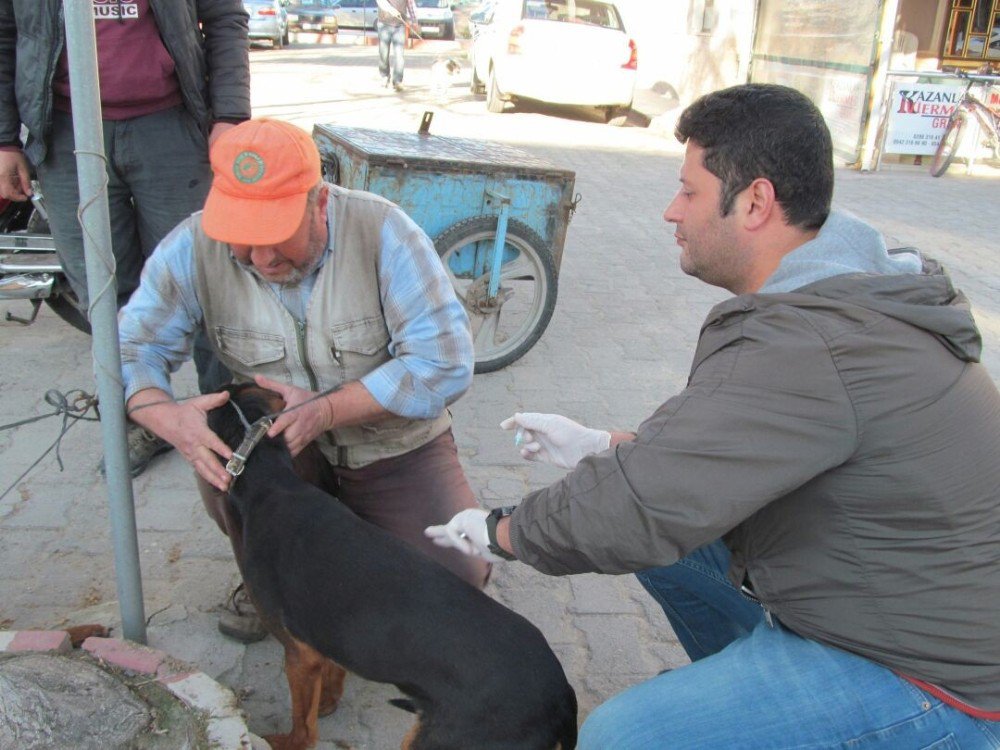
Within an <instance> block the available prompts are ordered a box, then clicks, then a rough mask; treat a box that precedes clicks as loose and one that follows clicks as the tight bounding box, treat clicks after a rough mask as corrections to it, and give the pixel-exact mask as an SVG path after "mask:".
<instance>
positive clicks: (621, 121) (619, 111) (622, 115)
mask: <svg viewBox="0 0 1000 750" xmlns="http://www.w3.org/2000/svg"><path fill="white" fill-rule="evenodd" d="M628 113H629V108H628V107H608V109H607V111H606V112H605V113H604V122H606V123H607V124H608V125H610V126H611V127H613V128H621V127H624V126H625V125H626V124H627V123H628Z"/></svg>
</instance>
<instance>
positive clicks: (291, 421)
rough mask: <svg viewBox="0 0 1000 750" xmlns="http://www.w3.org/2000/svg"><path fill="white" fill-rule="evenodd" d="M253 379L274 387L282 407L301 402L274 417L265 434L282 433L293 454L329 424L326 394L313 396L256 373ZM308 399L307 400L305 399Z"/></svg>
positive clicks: (331, 413) (296, 387)
mask: <svg viewBox="0 0 1000 750" xmlns="http://www.w3.org/2000/svg"><path fill="white" fill-rule="evenodd" d="M254 382H255V383H257V385H259V386H260V387H261V388H269V389H270V390H272V391H277V392H278V393H280V394H281V397H282V398H283V399H285V409H291V408H292V407H293V406H298V405H299V404H305V406H300V407H299V408H298V409H294V410H292V411H289V412H286V413H285V414H282V415H281V416H280V417H278V418H277V419H276V420H274V424H273V425H271V429H270V430H268V431H267V436H268V437H277V436H278V435H282V434H283V435H284V436H285V444H286V445H287V446H288V450H290V451H291V452H292V455H293V456H297V455H298V454H299V453H300V452H301V451H302V449H303V448H305V447H306V446H307V445H309V443H311V442H312V441H313V440H315V439H316V438H317V437H319V436H320V435H322V434H323V433H324V432H326V431H327V430H329V429H330V427H331V426H332V425H333V409H332V407H331V404H330V400H329V399H328V398H317V399H316V400H315V401H311V399H314V398H316V394H315V393H313V392H312V391H307V390H306V389H305V388H299V387H298V386H294V385H287V384H285V383H279V382H277V381H276V380H271V379H270V378H265V377H264V376H263V375H258V376H257V377H255V378H254ZM306 401H309V403H308V404H306V403H305V402H306Z"/></svg>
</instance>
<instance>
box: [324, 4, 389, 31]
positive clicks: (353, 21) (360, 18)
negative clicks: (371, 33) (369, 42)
mask: <svg viewBox="0 0 1000 750" xmlns="http://www.w3.org/2000/svg"><path fill="white" fill-rule="evenodd" d="M335 15H336V16H337V23H338V24H339V25H340V28H342V29H374V28H375V19H376V18H377V17H378V8H377V7H376V6H375V0H340V6H339V7H338V8H337V9H336V11H335Z"/></svg>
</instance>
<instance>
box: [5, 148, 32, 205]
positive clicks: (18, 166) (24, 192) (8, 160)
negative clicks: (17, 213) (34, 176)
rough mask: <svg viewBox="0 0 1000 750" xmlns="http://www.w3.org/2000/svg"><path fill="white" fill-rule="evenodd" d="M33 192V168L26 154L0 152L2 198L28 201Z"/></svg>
mask: <svg viewBox="0 0 1000 750" xmlns="http://www.w3.org/2000/svg"><path fill="white" fill-rule="evenodd" d="M31 192H32V191H31V167H29V166H28V160H27V158H25V156H24V154H23V153H21V152H20V151H0V198H6V199H7V200H11V201H26V200H28V198H30V197H31Z"/></svg>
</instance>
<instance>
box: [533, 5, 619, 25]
mask: <svg viewBox="0 0 1000 750" xmlns="http://www.w3.org/2000/svg"><path fill="white" fill-rule="evenodd" d="M521 17H522V18H534V19H539V20H544V21H562V22H564V23H585V24H590V25H591V26H601V27H603V28H605V29H615V30H617V31H620V30H621V29H622V19H621V16H620V15H618V9H617V8H616V7H615V6H614V5H611V4H610V3H602V2H595V1H594V0H575V1H574V0H524V9H523V11H522V14H521Z"/></svg>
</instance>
